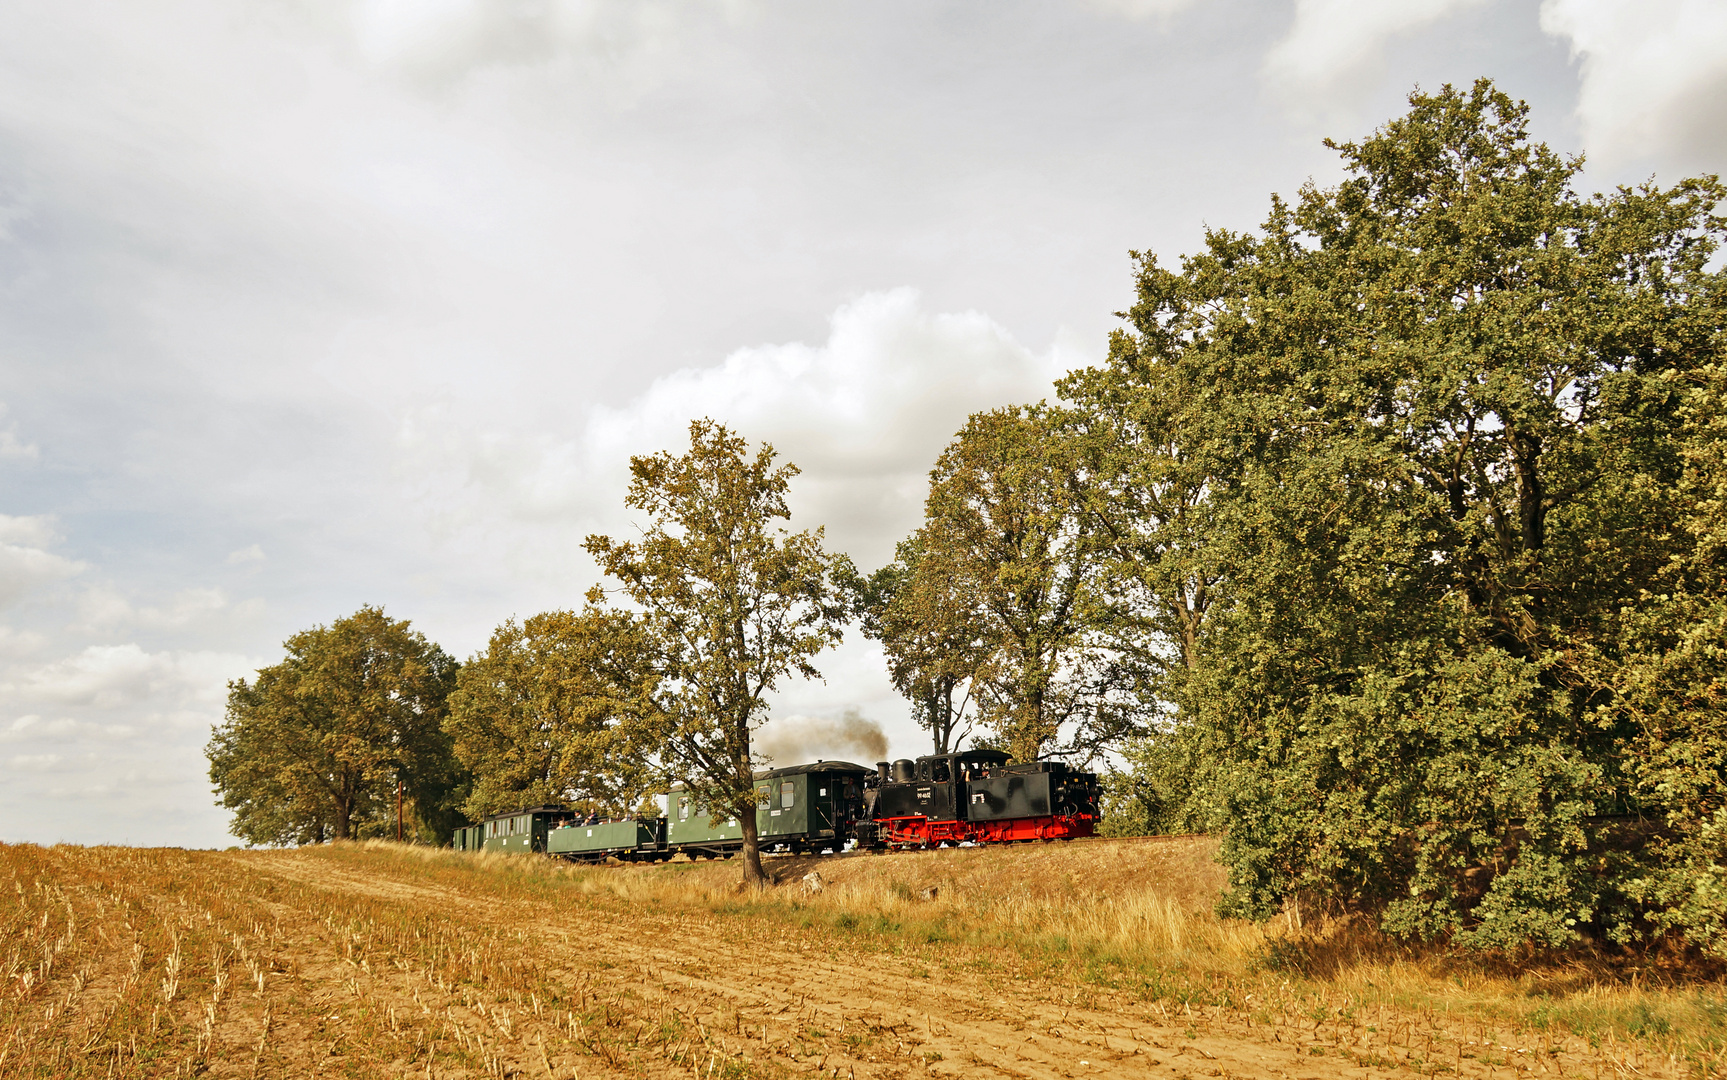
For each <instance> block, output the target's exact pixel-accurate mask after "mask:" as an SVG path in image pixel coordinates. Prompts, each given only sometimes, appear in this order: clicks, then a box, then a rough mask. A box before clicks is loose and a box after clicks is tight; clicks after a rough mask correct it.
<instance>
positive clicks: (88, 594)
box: [78, 559, 233, 630]
mask: <svg viewBox="0 0 1727 1080" xmlns="http://www.w3.org/2000/svg"><path fill="white" fill-rule="evenodd" d="M229 561H230V562H231V561H233V560H232V559H230V560H229ZM78 606H79V615H80V619H79V625H80V626H82V627H83V628H85V629H90V630H99V629H111V628H114V627H118V626H145V627H150V628H152V629H158V630H161V629H174V628H179V627H185V626H194V625H197V624H199V623H202V622H204V621H205V620H207V619H208V618H209V617H210V616H212V615H215V614H216V613H217V612H221V611H226V610H228V609H229V603H228V594H227V593H225V592H223V591H222V590H221V589H212V588H193V589H182V590H181V591H179V592H177V593H175V594H174V595H173V596H172V597H171V598H170V599H169V601H168V602H167V603H166V604H161V605H157V606H150V605H145V606H142V607H137V606H134V605H133V604H132V602H131V601H130V600H128V599H126V597H125V596H124V595H122V594H121V593H119V592H117V591H115V590H114V589H112V588H109V587H107V586H101V585H97V586H92V587H90V588H88V589H86V590H84V593H83V595H82V596H81V597H80V598H79V604H78Z"/></svg>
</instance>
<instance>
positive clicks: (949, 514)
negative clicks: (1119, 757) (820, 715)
mask: <svg viewBox="0 0 1727 1080" xmlns="http://www.w3.org/2000/svg"><path fill="white" fill-rule="evenodd" d="M1068 420H1069V417H1068V414H1066V413H1065V412H1064V411H1062V410H1059V409H1053V408H1048V407H1040V408H1035V409H1017V408H1016V409H998V410H995V411H993V412H986V413H979V414H977V415H975V416H973V417H972V418H971V419H970V420H969V421H968V422H967V423H966V426H965V427H964V428H963V429H962V430H961V431H960V433H959V435H958V437H956V438H955V439H954V441H953V442H952V443H950V444H949V445H948V447H947V449H946V450H945V451H944V452H943V453H942V455H941V457H940V459H938V460H937V462H936V466H935V469H934V470H933V471H932V472H931V473H930V491H929V497H928V499H927V500H926V502H925V507H924V525H923V529H922V530H921V532H920V534H919V535H920V538H921V543H920V548H921V551H920V553H919V565H920V567H921V568H924V569H923V570H922V571H921V572H922V573H924V574H925V576H924V577H923V579H922V580H923V582H924V583H925V585H926V590H927V591H926V592H925V593H923V594H919V593H912V594H911V596H910V602H911V603H912V604H915V605H916V606H917V607H918V608H919V609H925V610H927V608H928V606H929V605H931V604H941V605H952V606H951V607H949V608H947V609H946V610H945V611H943V612H942V613H941V616H942V618H941V620H940V621H939V622H938V623H937V624H934V625H938V626H948V627H952V628H954V629H953V630H951V631H944V632H943V633H944V634H945V635H947V636H948V637H949V638H950V639H951V640H956V641H963V640H965V639H971V640H974V641H977V642H979V643H980V645H981V646H982V649H981V651H982V656H981V661H980V662H979V663H977V664H976V666H975V668H973V667H972V666H971V660H970V657H969V656H965V658H964V660H963V662H962V663H961V664H960V665H959V670H970V673H971V679H972V687H973V689H974V692H975V694H976V695H977V697H978V698H979V699H980V700H981V705H982V708H981V711H980V719H981V720H982V722H983V723H984V724H985V725H986V726H988V727H989V728H990V729H991V730H992V732H993V733H994V736H995V738H996V740H997V741H998V742H999V744H1000V745H1002V746H1003V747H1004V748H1005V749H1007V751H1008V752H1009V753H1011V754H1012V755H1013V756H1014V757H1015V759H1016V760H1020V761H1031V760H1034V759H1036V758H1037V757H1039V756H1040V755H1042V754H1043V753H1044V752H1045V751H1046V750H1047V749H1049V748H1051V747H1052V746H1053V745H1054V744H1055V742H1056V740H1057V737H1058V735H1059V733H1060V731H1061V729H1062V727H1063V725H1065V724H1069V723H1070V722H1073V723H1075V724H1077V725H1078V728H1077V730H1076V733H1075V735H1074V740H1073V743H1074V746H1075V747H1077V748H1080V749H1084V750H1092V749H1095V748H1097V747H1098V746H1100V745H1102V744H1103V743H1105V742H1107V741H1109V740H1110V739H1111V738H1113V737H1114V736H1115V735H1116V734H1118V733H1119V725H1120V723H1121V720H1122V714H1121V713H1120V712H1119V711H1118V710H1117V708H1116V703H1115V702H1114V701H1113V700H1112V691H1113V690H1114V689H1115V688H1116V684H1117V676H1118V675H1119V670H1118V669H1117V668H1116V667H1115V665H1114V664H1113V662H1112V659H1111V657H1110V655H1109V653H1108V650H1107V649H1106V648H1105V647H1104V638H1105V636H1106V633H1107V631H1106V630H1105V626H1106V624H1107V622H1108V620H1109V617H1110V614H1111V612H1110V610H1109V608H1108V605H1107V604H1106V603H1105V602H1104V599H1105V598H1104V596H1103V594H1102V593H1101V592H1100V591H1099V589H1098V588H1097V585H1098V579H1097V573H1098V569H1099V560H1098V555H1099V548H1098V546H1097V542H1096V541H1097V536H1096V525H1097V523H1096V519H1095V517H1094V516H1093V515H1090V514H1088V513H1087V512H1086V501H1087V493H1086V484H1087V479H1088V478H1087V474H1086V472H1085V471H1084V469H1083V459H1082V457H1081V455H1080V453H1079V447H1078V445H1077V444H1076V443H1075V442H1074V441H1073V440H1072V438H1070V434H1071V433H1070V432H1069V430H1068V427H1067V424H1068ZM925 564H927V567H926V566H925ZM962 613H963V614H962ZM928 625H931V624H920V623H918V621H917V620H916V619H915V618H913V619H908V620H906V622H905V623H904V624H903V626H902V627H901V628H900V629H901V631H902V632H905V633H907V634H908V636H907V638H906V639H905V640H903V641H901V642H898V643H893V644H890V652H892V651H894V650H899V651H902V652H905V651H913V652H915V650H916V648H917V644H916V641H915V637H914V636H912V635H911V634H910V632H911V631H913V630H920V632H921V628H924V627H927V626H928ZM886 629H887V627H886V626H885V625H884V630H886ZM954 655H961V654H954Z"/></svg>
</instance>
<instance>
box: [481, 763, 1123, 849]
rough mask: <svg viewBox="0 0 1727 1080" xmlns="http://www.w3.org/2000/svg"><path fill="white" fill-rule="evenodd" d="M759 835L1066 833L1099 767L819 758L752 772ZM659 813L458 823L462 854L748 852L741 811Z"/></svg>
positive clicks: (525, 812) (551, 813)
mask: <svg viewBox="0 0 1727 1080" xmlns="http://www.w3.org/2000/svg"><path fill="white" fill-rule="evenodd" d="M755 784H756V835H757V837H758V838H759V842H760V844H761V847H762V850H763V851H766V852H775V851H778V852H790V853H806V852H809V853H819V852H827V851H833V852H838V851H843V850H846V849H847V848H850V847H857V848H861V849H863V850H873V851H886V850H906V849H911V848H929V847H939V846H941V845H942V844H968V843H969V844H998V843H1010V842H1014V841H1029V840H1071V839H1074V838H1075V837H1080V836H1090V835H1092V833H1093V831H1094V830H1095V828H1096V825H1097V798H1098V786H1097V776H1096V775H1095V774H1092V773H1088V772H1080V771H1079V770H1077V769H1073V768H1071V767H1069V766H1068V765H1067V764H1065V763H1063V762H1059V761H1033V762H1026V763H1024V764H1019V765H1010V764H1008V756H1007V755H1006V754H1004V753H1001V752H1000V751H996V750H968V751H963V752H961V753H955V754H932V755H928V756H925V757H920V758H918V759H916V760H915V761H913V760H911V759H908V758H901V759H900V760H898V761H894V762H891V763H890V762H886V761H883V762H879V763H878V764H877V765H876V767H875V768H874V769H873V770H871V769H866V768H864V767H863V766H861V765H854V764H852V763H851V762H849V761H817V762H813V763H811V764H808V765H795V766H792V767H790V768H784V769H770V770H767V771H765V772H760V773H757V774H756V778H755ZM661 804H662V805H663V806H664V807H665V809H666V813H665V815H664V816H663V817H656V818H626V819H623V820H615V821H597V820H592V819H586V820H584V819H582V818H580V817H579V816H578V815H575V814H573V813H571V812H570V811H568V810H566V809H564V808H562V807H557V806H536V807H530V808H526V809H522V810H518V811H515V812H513V813H508V814H495V815H493V816H491V817H489V818H486V819H485V820H484V821H481V822H480V823H478V824H476V825H472V826H470V827H468V828H465V829H459V830H457V832H456V838H455V842H454V845H453V846H454V847H456V848H457V849H458V850H464V851H480V850H488V851H506V852H520V853H529V852H542V853H545V854H548V855H555V856H559V857H561V858H566V859H571V860H574V861H578V862H599V861H602V860H604V859H607V858H617V859H622V860H626V861H637V860H640V861H651V860H660V859H669V858H671V857H672V856H673V855H677V854H684V855H688V856H691V857H710V858H711V857H725V856H730V855H733V854H736V853H737V852H738V851H741V850H742V849H743V829H742V827H741V825H740V824H739V822H738V820H737V819H736V818H715V817H712V816H710V814H709V812H708V810H707V808H706V807H704V806H702V805H700V804H699V803H698V802H697V800H696V799H695V798H694V797H693V796H692V795H691V794H689V793H687V792H685V791H684V790H683V789H682V788H681V787H678V786H674V787H673V788H672V790H671V791H669V792H667V793H665V794H664V795H663V796H661Z"/></svg>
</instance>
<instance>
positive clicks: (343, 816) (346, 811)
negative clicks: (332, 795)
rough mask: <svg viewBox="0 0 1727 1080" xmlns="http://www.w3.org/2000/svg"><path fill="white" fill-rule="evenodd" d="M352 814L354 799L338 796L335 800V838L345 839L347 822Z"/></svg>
mask: <svg viewBox="0 0 1727 1080" xmlns="http://www.w3.org/2000/svg"><path fill="white" fill-rule="evenodd" d="M353 816H354V800H353V799H347V798H338V799H337V800H336V836H335V839H337V840H347V839H349V836H348V827H349V822H350V820H351V819H352V818H353Z"/></svg>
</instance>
